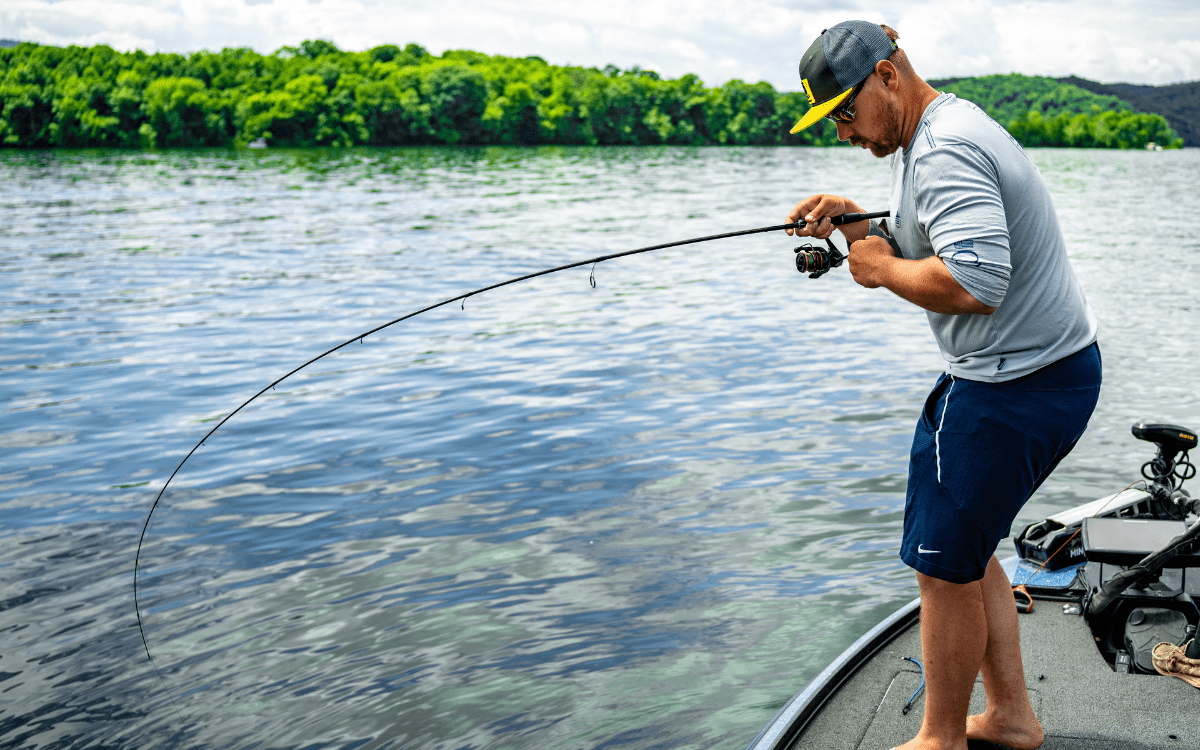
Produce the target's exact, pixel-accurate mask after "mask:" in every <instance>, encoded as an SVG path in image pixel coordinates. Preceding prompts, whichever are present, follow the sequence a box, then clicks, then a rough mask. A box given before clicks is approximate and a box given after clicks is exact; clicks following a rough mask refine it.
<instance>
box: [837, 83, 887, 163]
mask: <svg viewBox="0 0 1200 750" xmlns="http://www.w3.org/2000/svg"><path fill="white" fill-rule="evenodd" d="M837 134H838V140H841V141H847V140H848V141H850V144H851V145H853V146H859V147H861V148H866V149H870V151H871V153H872V154H874V155H875V156H878V157H880V158H882V157H884V156H887V155H888V154H892V153H895V152H896V150H897V149H899V148H900V138H901V133H900V112H899V111H898V110H897V109H896V105H895V104H894V103H893V102H892V100H891V98H890V97H888V96H886V92H885V91H884V86H883V82H882V81H881V80H880V78H879V76H877V75H875V74H874V73H872V74H871V76H870V77H869V78H867V81H866V85H864V86H863V88H862V91H860V92H859V94H858V98H857V99H855V100H854V120H853V122H839V123H837Z"/></svg>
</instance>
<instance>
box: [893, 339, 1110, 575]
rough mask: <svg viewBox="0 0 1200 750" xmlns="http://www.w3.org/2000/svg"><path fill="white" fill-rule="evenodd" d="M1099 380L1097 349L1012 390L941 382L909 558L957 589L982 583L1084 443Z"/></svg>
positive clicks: (925, 439)
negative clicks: (1036, 498)
mask: <svg viewBox="0 0 1200 750" xmlns="http://www.w3.org/2000/svg"><path fill="white" fill-rule="evenodd" d="M1100 376H1101V364H1100V349H1099V347H1097V346H1096V344H1092V345H1091V346H1088V347H1087V348H1085V349H1082V350H1080V351H1078V352H1076V353H1075V354H1072V355H1070V356H1068V357H1064V358H1063V359H1060V360H1059V361H1057V362H1055V363H1053V364H1050V365H1047V366H1045V367H1043V368H1042V369H1040V370H1037V371H1035V372H1032V373H1030V374H1029V375H1025V376H1023V377H1020V378H1017V379H1015V380H1010V381H1008V382H1004V383H982V382H978V381H974V380H964V379H962V378H952V377H950V376H949V375H942V377H941V378H940V379H939V380H938V382H937V385H936V386H934V389H933V392H932V393H930V394H929V398H927V399H926V400H925V408H924V409H923V410H922V412H921V418H920V419H919V420H918V421H917V431H916V434H915V435H914V436H913V444H912V455H911V458H910V460H909V467H908V497H907V499H906V500H905V503H904V541H903V543H902V544H901V546H900V557H901V559H903V560H904V562H905V563H907V564H908V565H909V566H910V567H912V568H915V569H916V570H918V571H920V572H921V573H924V574H925V575H928V576H932V577H934V578H940V579H941V580H943V581H950V582H951V583H970V582H971V581H978V580H979V579H981V578H983V573H984V570H985V569H986V568H987V564H988V560H990V559H991V557H992V554H993V553H995V551H996V547H997V545H999V544H1000V541H1001V540H1002V539H1004V538H1005V537H1007V536H1008V535H1009V533H1010V532H1011V530H1012V522H1013V519H1014V518H1016V516H1017V512H1018V511H1020V510H1021V506H1022V505H1024V504H1025V501H1026V500H1028V499H1029V498H1030V496H1031V495H1033V493H1034V490H1036V489H1037V488H1038V487H1039V486H1041V484H1042V482H1044V481H1045V480H1046V477H1048V476H1050V472H1052V471H1054V467H1055V466H1057V465H1058V462H1059V461H1061V460H1063V458H1065V457H1066V455H1067V454H1068V453H1070V452H1071V449H1072V448H1074V447H1075V443H1076V442H1077V441H1078V440H1079V438H1080V436H1081V435H1083V431H1084V429H1086V428H1087V423H1088V419H1089V418H1090V417H1091V416H1092V411H1093V410H1094V409H1095V408H1096V400H1097V398H1099V395H1100Z"/></svg>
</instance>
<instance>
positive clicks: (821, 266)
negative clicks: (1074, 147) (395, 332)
mask: <svg viewBox="0 0 1200 750" xmlns="http://www.w3.org/2000/svg"><path fill="white" fill-rule="evenodd" d="M888 215H889V212H888V211H877V212H875V213H853V214H842V215H841V216H833V217H829V218H830V221H831V222H832V223H833V225H834V226H842V225H845V224H854V223H856V222H860V221H866V220H868V219H881V218H884V217H886V216H888ZM807 225H808V224H807V222H804V221H798V222H795V223H793V224H777V225H775V226H769V227H758V228H757V229H742V230H739V231H737V232H725V233H724V234H712V235H708V236H707V237H693V238H692V239H688V240H678V241H676V242H666V243H663V244H661V245H651V246H650V247H641V248H638V249H636V250H625V251H623V252H619V253H612V254H609V255H600V256H597V257H595V258H589V259H587V260H580V261H576V262H574V263H567V264H566V265H562V266H556V267H554V268H547V269H546V270H544V271H537V272H535V273H529V274H525V275H524V276H517V277H515V278H511V279H507V280H505V281H501V282H498V283H495V284H491V285H489V286H485V287H480V288H479V289H475V290H473V291H470V292H465V293H463V294H459V295H457V296H455V297H450V298H449V299H444V300H442V301H441V302H437V303H435V304H432V305H428V306H427V307H422V308H421V309H420V310H417V311H415V312H411V313H409V314H407V315H403V316H401V317H399V318H396V319H395V320H391V321H388V322H387V323H384V324H383V325H379V326H376V327H374V328H372V329H371V330H369V331H365V332H363V333H360V334H358V335H357V336H353V337H351V338H349V339H347V340H346V341H343V342H342V343H340V344H338V345H337V346H335V347H333V348H332V349H327V350H325V351H323V352H321V353H320V354H318V355H317V356H315V357H313V358H312V359H310V360H308V361H307V362H305V363H304V364H302V365H300V366H299V367H296V368H294V369H292V370H290V371H288V372H287V373H286V374H284V375H283V376H281V377H279V378H277V379H275V380H274V381H272V382H271V383H269V384H268V385H267V386H265V387H264V388H263V389H262V390H260V391H259V392H258V393H255V394H254V395H253V396H251V397H250V398H248V399H246V400H245V401H244V402H242V404H241V405H240V406H238V407H237V408H236V409H234V410H233V411H231V412H229V413H228V414H226V415H225V417H224V418H222V419H221V421H219V422H217V424H216V425H215V426H214V427H213V428H212V429H211V430H209V431H208V432H207V433H205V435H204V437H202V438H200V442H198V443H196V445H195V446H193V447H192V449H191V450H190V451H188V453H187V455H186V456H184V457H183V460H182V461H180V462H179V465H178V466H176V467H175V470H174V471H172V472H171V476H169V477H167V481H166V482H164V483H163V486H162V489H160V490H159V491H158V495H157V496H156V497H155V498H154V503H153V504H152V505H151V506H150V512H149V513H147V514H146V522H145V523H144V524H143V525H142V533H141V536H139V537H138V545H137V553H136V554H135V555H134V560H133V609H134V613H135V614H136V615H137V624H138V633H140V634H141V636H142V646H143V647H144V648H145V649H146V658H147V659H149V660H150V663H151V664H154V657H153V656H151V655H150V644H149V643H148V642H147V641H146V631H145V629H144V628H143V627H142V612H141V608H140V607H139V606H138V569H139V566H140V564H141V558H142V543H143V542H144V541H145V539H146V531H147V530H148V529H149V528H150V519H151V518H152V517H153V516H154V511H155V510H156V509H157V508H158V503H159V501H160V500H162V497H163V494H165V493H166V491H167V487H168V486H169V485H170V484H171V480H173V479H174V478H175V475H176V474H178V473H179V471H180V469H182V468H183V465H184V464H186V463H187V461H188V459H189V458H191V457H192V454H194V453H195V452H196V451H198V450H199V449H200V448H201V446H203V445H204V442H205V441H206V440H208V439H209V438H210V437H212V435H213V433H214V432H216V431H217V430H219V429H220V428H221V425H223V424H225V423H226V422H228V421H229V420H230V419H232V418H233V415H234V414H237V413H238V412H240V411H241V410H242V409H244V408H246V407H247V406H249V405H250V404H251V403H252V402H253V401H255V400H256V399H257V398H258V397H259V396H261V395H263V394H264V393H266V392H267V391H269V390H271V389H273V388H275V386H277V385H279V384H280V383H282V382H283V381H284V380H287V379H288V378H290V377H291V376H292V375H295V374H296V373H297V372H300V371H301V370H303V369H304V368H305V367H308V366H309V365H311V364H312V363H314V362H316V361H317V360H320V359H323V358H325V357H327V356H329V355H330V354H333V353H334V352H336V351H338V350H339V349H343V348H345V347H347V346H349V345H350V344H353V343H354V342H355V341H358V342H360V343H361V342H362V340H363V339H365V338H366V337H367V336H370V335H371V334H373V333H377V332H379V331H382V330H383V329H385V328H388V327H390V326H394V325H396V324H397V323H401V322H403V321H405V320H408V319H409V318H415V317H416V316H418V315H420V314H422V313H427V312H429V311H430V310H436V309H437V308H439V307H444V306H446V305H449V304H451V303H452V302H459V301H461V302H462V305H463V308H464V309H465V308H466V302H467V299H468V298H470V297H474V296H476V295H479V294H483V293H484V292H489V291H492V290H493V289H499V288H500V287H505V286H510V285H512V284H517V283H519V282H522V281H528V280H530V279H536V278H538V277H539V276H548V275H550V274H552V273H558V272H559V271H566V270H568V269H571V268H579V267H580V266H586V265H591V266H592V275H591V276H590V277H589V278H588V283H590V284H591V285H592V288H593V289H594V288H595V287H596V276H595V268H596V264H598V263H603V262H604V261H606V260H614V259H616V258H624V257H627V256H630V255H638V254H640V253H648V252H651V251H654V250H665V249H667V248H670V247H680V246H682V245H694V244H697V243H700V242H710V241H712V240H724V239H729V238H731V237H744V236H746V235H749V234H762V233H764V232H776V231H779V230H781V229H803V228H804V227H805V226H807ZM825 242H826V244H828V246H829V249H828V250H827V249H825V248H822V247H813V246H812V245H802V246H801V247H798V248H796V249H795V251H794V252H795V253H796V270H798V271H800V272H801V273H807V274H808V275H809V278H814V279H815V278H819V277H820V276H822V275H824V274H825V273H828V272H829V270H830V269H831V268H837V267H838V266H840V265H841V264H842V261H843V260H844V259H845V257H846V256H844V255H842V253H841V252H840V251H839V250H838V249H837V248H836V247H834V245H833V243H832V242H830V241H829V240H828V239H826V240H825ZM157 669H158V667H157V666H155V670H156V671H157ZM159 677H160V679H161V677H162V675H159Z"/></svg>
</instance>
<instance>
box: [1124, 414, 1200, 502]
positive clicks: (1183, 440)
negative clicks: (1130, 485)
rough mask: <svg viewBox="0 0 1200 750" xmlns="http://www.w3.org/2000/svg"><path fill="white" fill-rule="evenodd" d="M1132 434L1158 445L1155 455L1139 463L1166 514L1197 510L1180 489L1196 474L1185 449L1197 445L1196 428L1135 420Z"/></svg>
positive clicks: (1156, 499)
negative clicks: (1166, 511) (1168, 510)
mask: <svg viewBox="0 0 1200 750" xmlns="http://www.w3.org/2000/svg"><path fill="white" fill-rule="evenodd" d="M1133 436H1134V437H1135V438H1137V439H1138V440H1145V441H1146V442H1148V443H1154V444H1155V445H1157V446H1158V453H1157V454H1156V455H1155V456H1154V458H1153V459H1152V460H1150V461H1147V462H1146V463H1144V464H1142V476H1143V477H1144V478H1146V479H1148V480H1150V483H1151V484H1150V495H1151V497H1153V498H1154V500H1155V502H1156V503H1157V504H1158V506H1159V507H1160V508H1164V509H1170V511H1171V512H1168V513H1167V515H1169V516H1172V517H1178V518H1181V519H1182V518H1183V517H1185V516H1186V515H1187V514H1188V513H1189V512H1200V508H1195V507H1193V503H1192V500H1191V498H1190V497H1189V496H1188V494H1187V492H1185V491H1184V490H1183V489H1182V485H1183V483H1184V482H1185V481H1187V480H1189V479H1191V478H1192V477H1194V476H1196V467H1195V466H1193V465H1192V464H1191V463H1190V462H1188V460H1187V459H1188V451H1190V450H1191V449H1192V448H1195V447H1196V432H1195V430H1189V429H1188V428H1186V427H1180V426H1179V425H1173V424H1153V423H1147V422H1137V423H1136V424H1134V425H1133ZM1181 453H1182V454H1183V455H1182V456H1180V457H1179V461H1176V460H1175V459H1176V457H1177V456H1179V454H1181ZM1176 480H1178V484H1177V483H1176Z"/></svg>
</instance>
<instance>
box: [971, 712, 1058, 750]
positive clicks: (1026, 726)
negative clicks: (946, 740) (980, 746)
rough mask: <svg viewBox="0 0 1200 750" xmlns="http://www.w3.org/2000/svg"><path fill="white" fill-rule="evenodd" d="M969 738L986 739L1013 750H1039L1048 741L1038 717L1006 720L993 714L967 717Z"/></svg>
mask: <svg viewBox="0 0 1200 750" xmlns="http://www.w3.org/2000/svg"><path fill="white" fill-rule="evenodd" d="M967 739H971V740H984V741H985V742H991V743H994V744H996V745H1002V746H1004V747H1011V748H1013V750H1037V749H1038V748H1039V747H1041V746H1042V743H1043V742H1045V741H1046V737H1045V735H1044V734H1043V733H1042V725H1041V724H1040V723H1039V722H1038V720H1037V717H1036V716H1034V715H1033V714H1030V715H1029V717H1028V718H1025V719H1019V720H1014V721H1005V720H1003V719H1002V718H1001V717H999V716H996V715H993V714H987V713H982V714H974V715H972V716H968V717H967Z"/></svg>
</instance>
